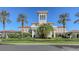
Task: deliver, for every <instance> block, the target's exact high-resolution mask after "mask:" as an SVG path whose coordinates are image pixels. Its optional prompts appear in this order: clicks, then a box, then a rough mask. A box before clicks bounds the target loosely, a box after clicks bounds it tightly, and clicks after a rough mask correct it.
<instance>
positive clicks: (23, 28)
mask: <svg viewBox="0 0 79 59" xmlns="http://www.w3.org/2000/svg"><path fill="white" fill-rule="evenodd" d="M23 32H24V21H22V39H23Z"/></svg>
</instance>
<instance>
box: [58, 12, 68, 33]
mask: <svg viewBox="0 0 79 59" xmlns="http://www.w3.org/2000/svg"><path fill="white" fill-rule="evenodd" d="M67 21H69V14H68V13H63V14H60V15H59V20H58V23H59V24H62V25H63V27H64V28H66V23H67ZM63 31H64V33H65V29H63Z"/></svg>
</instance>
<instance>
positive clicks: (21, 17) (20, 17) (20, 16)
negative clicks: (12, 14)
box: [17, 14, 28, 38]
mask: <svg viewBox="0 0 79 59" xmlns="http://www.w3.org/2000/svg"><path fill="white" fill-rule="evenodd" d="M26 18H27V17H26V16H25V15H24V14H19V16H18V19H17V22H21V26H22V38H23V30H24V23H26V24H27V23H28V21H27V19H26Z"/></svg>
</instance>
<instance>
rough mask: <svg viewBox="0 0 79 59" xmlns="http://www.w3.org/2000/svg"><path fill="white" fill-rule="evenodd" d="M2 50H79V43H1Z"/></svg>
mask: <svg viewBox="0 0 79 59" xmlns="http://www.w3.org/2000/svg"><path fill="white" fill-rule="evenodd" d="M0 51H79V45H74V46H73V45H0Z"/></svg>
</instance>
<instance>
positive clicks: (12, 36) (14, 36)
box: [8, 32, 31, 38]
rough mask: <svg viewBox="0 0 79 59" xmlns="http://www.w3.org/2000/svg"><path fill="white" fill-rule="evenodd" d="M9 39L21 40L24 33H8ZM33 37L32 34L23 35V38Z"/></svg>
mask: <svg viewBox="0 0 79 59" xmlns="http://www.w3.org/2000/svg"><path fill="white" fill-rule="evenodd" d="M8 37H9V38H21V37H22V32H16V33H8ZM26 37H31V34H30V33H23V38H26Z"/></svg>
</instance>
